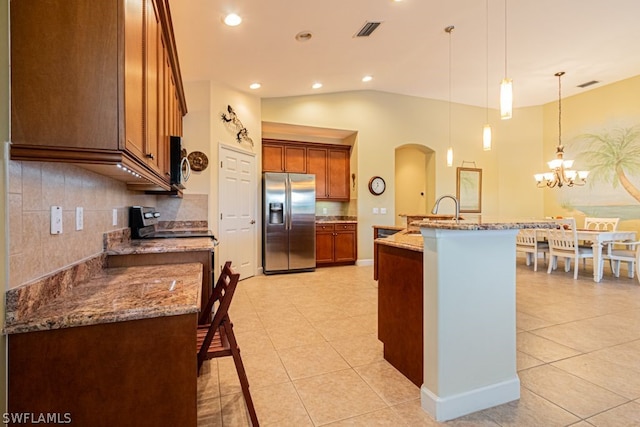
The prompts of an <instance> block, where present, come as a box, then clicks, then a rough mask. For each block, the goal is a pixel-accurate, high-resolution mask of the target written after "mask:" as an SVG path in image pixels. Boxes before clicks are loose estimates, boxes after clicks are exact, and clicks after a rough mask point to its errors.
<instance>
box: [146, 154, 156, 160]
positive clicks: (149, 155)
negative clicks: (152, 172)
mask: <svg viewBox="0 0 640 427" xmlns="http://www.w3.org/2000/svg"><path fill="white" fill-rule="evenodd" d="M147 157H148V158H150V159H151V160H153V159H154V158H155V156H154V155H153V153H149V154H147Z"/></svg>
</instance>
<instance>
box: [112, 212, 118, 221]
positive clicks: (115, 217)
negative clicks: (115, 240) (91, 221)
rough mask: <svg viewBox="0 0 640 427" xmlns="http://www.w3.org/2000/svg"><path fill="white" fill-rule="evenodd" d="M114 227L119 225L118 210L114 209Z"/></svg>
mask: <svg viewBox="0 0 640 427" xmlns="http://www.w3.org/2000/svg"><path fill="white" fill-rule="evenodd" d="M112 224H113V225H118V209H116V208H113V222H112Z"/></svg>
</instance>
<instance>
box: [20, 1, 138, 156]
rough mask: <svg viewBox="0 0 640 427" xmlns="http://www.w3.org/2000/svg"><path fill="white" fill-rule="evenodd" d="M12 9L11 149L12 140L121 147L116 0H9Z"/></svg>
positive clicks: (25, 144)
mask: <svg viewBox="0 0 640 427" xmlns="http://www.w3.org/2000/svg"><path fill="white" fill-rule="evenodd" d="M10 9H11V10H10V19H11V26H10V27H11V34H10V37H11V141H12V143H13V144H12V157H13V151H14V146H23V147H51V148H64V149H67V150H68V149H78V148H84V147H86V146H87V145H91V147H92V148H95V149H98V150H117V149H118V148H119V147H118V142H119V140H120V138H119V132H120V129H119V127H118V113H119V110H120V105H119V100H120V98H119V93H118V80H119V74H118V73H117V72H116V71H117V70H118V69H119V66H120V64H119V61H118V52H119V45H118V7H117V2H114V1H111V0H95V1H93V0H86V1H70V0H57V1H54V0H52V1H30V0H12V1H11V8H10ZM80 29H82V30H80ZM140 96H141V94H140ZM122 148H124V146H123V147H122ZM26 155H28V153H27V154H26ZM47 156H48V155H43V158H42V159H37V160H46V157H47Z"/></svg>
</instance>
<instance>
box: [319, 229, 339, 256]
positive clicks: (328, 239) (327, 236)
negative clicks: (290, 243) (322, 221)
mask: <svg viewBox="0 0 640 427" xmlns="http://www.w3.org/2000/svg"><path fill="white" fill-rule="evenodd" d="M322 228H323V227H322V226H320V225H317V226H316V264H331V263H332V262H333V252H334V240H335V239H334V237H335V236H334V235H333V234H334V232H333V226H331V227H330V229H329V231H325V230H323V229H322ZM325 228H327V227H326V226H325Z"/></svg>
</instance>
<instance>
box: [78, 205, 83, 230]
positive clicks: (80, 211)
mask: <svg viewBox="0 0 640 427" xmlns="http://www.w3.org/2000/svg"><path fill="white" fill-rule="evenodd" d="M83 228H84V209H83V208H82V206H78V207H76V231H80V230H82V229H83Z"/></svg>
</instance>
